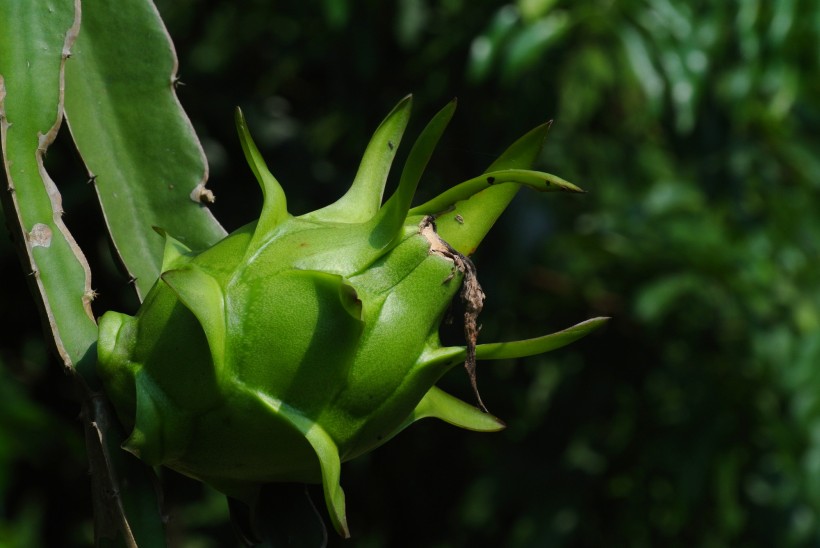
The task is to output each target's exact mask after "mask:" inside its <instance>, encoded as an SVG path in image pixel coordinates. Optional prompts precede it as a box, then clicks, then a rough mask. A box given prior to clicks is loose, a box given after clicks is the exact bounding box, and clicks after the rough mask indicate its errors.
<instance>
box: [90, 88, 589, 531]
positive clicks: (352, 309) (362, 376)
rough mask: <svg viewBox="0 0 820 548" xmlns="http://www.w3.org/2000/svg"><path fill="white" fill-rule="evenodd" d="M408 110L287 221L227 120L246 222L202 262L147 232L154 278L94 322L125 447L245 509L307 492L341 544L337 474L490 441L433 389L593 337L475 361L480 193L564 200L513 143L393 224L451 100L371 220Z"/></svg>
mask: <svg viewBox="0 0 820 548" xmlns="http://www.w3.org/2000/svg"><path fill="white" fill-rule="evenodd" d="M410 104H411V99H410V97H407V98H405V99H404V100H403V101H402V102H400V103H399V105H398V106H396V108H394V110H393V111H392V112H391V113H390V114H389V115H388V117H387V118H386V119H385V120H384V121H383V122H382V124H381V125H380V126H379V128H378V129H377V130H376V132H375V134H374V136H373V138H372V140H371V142H370V144H369V145H368V147H367V150H366V152H365V155H364V158H363V161H362V164H361V166H360V169H359V172H358V174H357V175H356V178H355V180H354V182H353V184H352V186H351V188H350V190H349V191H348V192H347V193H346V194H345V195H344V196H343V197H342V198H341V199H340V200H338V201H337V202H335V203H333V204H332V205H330V206H327V207H325V208H323V209H319V210H317V211H313V212H310V213H307V214H305V215H300V216H292V215H290V214H289V213H288V211H287V206H286V202H285V195H284V192H283V190H282V188H281V187H280V186H279V184H278V183H277V181H276V180H275V179H274V177H273V176H272V175H271V174H270V172H269V171H268V169H267V167H266V166H265V164H264V162H263V160H262V159H261V156H260V154H259V152H258V150H257V148H256V146H255V145H254V143H253V141H252V140H251V138H250V136H249V134H248V131H247V128H246V125H245V122H244V119H243V118H242V115H241V112H239V111H237V127H238V129H239V134H240V139H241V142H242V147H243V150H244V152H245V156H246V158H247V159H248V162H249V164H250V167H251V169H252V170H253V172H254V174H255V176H256V178H257V179H258V181H259V183H260V186H261V187H262V192H263V194H264V204H263V207H262V212H261V215H260V218H259V220H258V221H255V222H252V223H250V224H248V225H246V226H244V227H242V228H240V229H238V230H237V231H235V232H233V233H232V234H230V235H229V236H227V237H226V238H225V239H224V240H222V241H220V242H219V243H217V244H216V245H214V246H213V247H211V248H209V249H206V250H204V251H192V250H190V249H188V248H187V247H186V246H185V245H184V244H183V243H181V242H180V241H178V240H176V239H174V238H173V237H172V235H169V234H164V232H163V231H161V230H159V229H158V231H159V232H160V233H162V234H163V235H164V236H165V240H166V246H165V252H164V259H163V263H162V274H161V276H160V278H159V280H158V281H157V282H156V284H155V285H154V287H153V289H152V290H151V291H150V292H149V294H148V295H147V297H146V299H145V302H144V303H143V304H142V306H141V308H140V309H139V311H138V312H137V314H136V316H133V317H132V316H127V315H125V314H120V313H116V312H108V313H106V314H105V315H104V316H103V317H102V318H101V320H100V324H99V326H100V327H99V344H98V357H99V360H98V370H99V374H100V376H101V378H102V380H103V383H104V386H105V389H106V392H107V394H108V396H109V397H110V399H111V401H112V402H113V405H114V407H115V409H116V411H117V414H118V416H119V417H120V419H121V421H122V422H123V423H124V425H125V426H126V428H127V429H129V430H130V432H131V433H130V437H129V438H128V439H127V440H126V442H125V444H124V447H125V449H127V450H128V451H131V452H132V453H134V454H135V455H137V456H138V457H139V458H141V459H142V460H143V461H145V462H146V463H148V464H150V465H164V466H167V467H170V468H172V469H174V470H177V471H179V472H181V473H183V474H185V475H188V476H191V477H193V478H196V479H199V480H201V481H204V482H206V483H208V484H210V485H212V486H214V487H215V488H217V489H219V490H220V491H222V492H224V493H226V494H228V495H230V496H232V497H235V498H238V499H240V500H243V501H246V502H249V503H252V502H253V500H254V498H255V497H257V496H258V493H259V489H260V486H261V485H263V484H265V483H270V482H306V483H320V482H321V484H322V485H323V489H324V495H325V500H326V503H327V508H328V510H329V514H330V517H331V520H332V521H333V524H334V526H335V527H336V529H337V531H339V533H340V534H342V535H344V536H348V527H347V522H346V518H345V503H344V493H343V492H342V489H341V487H340V483H339V480H340V468H341V463H342V462H344V461H347V460H350V459H352V458H355V457H356V456H358V455H361V454H363V453H366V452H368V451H371V450H373V449H374V448H376V447H378V446H379V445H381V444H383V443H384V442H385V441H387V440H388V439H390V438H391V437H392V436H394V435H396V434H397V433H398V432H399V431H401V430H402V429H404V428H405V427H407V426H408V425H410V424H411V423H413V422H414V421H416V420H418V419H421V418H424V417H437V418H439V419H443V420H445V421H447V422H449V423H452V424H454V425H456V426H460V427H462V428H467V429H471V430H477V431H496V430H500V429H502V428H503V426H504V425H503V423H501V422H500V421H499V420H498V419H496V418H495V417H493V416H492V415H490V414H489V413H487V412H486V408H484V406H483V404H482V403H481V400H480V398H478V391H477V390H476V391H475V396H476V398H477V401H478V403H479V406H480V407H481V408H479V407H474V406H472V405H469V404H467V403H465V402H462V401H460V400H458V399H456V398H454V397H453V396H450V395H448V394H446V393H445V392H443V391H442V390H440V389H439V388H437V387H436V386H435V383H436V382H437V381H438V380H439V378H440V377H441V376H442V375H443V374H444V373H446V372H447V371H448V370H449V369H451V368H452V367H453V366H454V365H456V364H460V363H464V364H465V365H466V367H467V370H468V373H469V375H470V378H471V381H472V384H473V388H474V389H475V387H476V383H475V360H476V359H501V358H511V357H520V356H526V355H533V354H537V353H541V352H545V351H547V350H551V349H553V348H556V347H558V346H562V345H563V344H567V343H568V342H571V341H572V340H574V339H577V338H579V337H581V336H583V335H584V334H586V333H587V332H589V331H591V330H592V329H593V328H594V327H597V325H599V324H600V321H601V319H595V320H589V321H587V322H584V323H582V324H579V325H578V326H575V327H574V328H570V329H569V330H566V331H563V332H560V333H557V334H554V335H547V336H544V337H540V338H536V339H529V340H526V341H516V342H512V343H497V344H481V345H476V340H475V339H476V336H477V334H478V327H477V324H476V317H477V315H478V312H480V310H481V306H482V303H483V299H484V294H483V293H482V291H481V288H480V286H479V285H478V282H477V280H476V276H475V269H474V267H473V265H472V263H471V262H470V259H469V258H468V257H467V255H468V254H470V253H471V252H472V251H473V250H474V248H475V247H476V246H477V245H478V243H479V242H480V241H481V239H482V238H483V236H484V235H485V234H486V231H487V230H488V229H489V227H490V226H491V225H492V223H493V222H494V220H495V218H496V217H497V216H498V214H499V213H500V212H501V210H503V208H504V206H505V205H506V203H507V202H508V201H509V197H508V198H503V199H505V200H506V202H503V204H502V205H501V206H500V209H499V208H498V205H497V203H496V205H495V206H493V205H492V204H493V202H492V200H491V194H489V193H484V192H482V191H484V190H485V189H487V190H494V189H495V188H499V187H502V186H506V187H507V188H508V189H513V190H514V187H511V186H509V185H515V187H518V186H521V185H526V186H531V187H534V188H536V189H539V190H564V191H570V192H580V189H578V188H577V187H575V186H573V185H572V184H570V183H567V182H566V181H563V180H561V179H559V178H557V177H555V176H553V175H549V174H546V173H540V172H535V171H528V170H522V169H512V168H508V167H506V166H508V165H510V164H511V163H515V162H518V163H522V161H523V160H522V159H521V158H522V157H524V156H527V153H525V152H524V148H526V147H524V145H521V144H519V145H518V148H516V146H517V145H513V146H512V147H511V148H510V149H509V150H508V152H507V153H505V156H502V159H504V160H503V161H500V163H499V162H497V163H496V164H498V165H496V164H494V166H492V167H491V171H489V172H487V173H485V174H483V175H481V176H480V177H476V178H474V179H470V180H468V181H466V182H464V183H461V184H459V185H456V186H455V187H453V188H451V189H450V190H448V191H446V192H444V193H443V194H441V195H440V196H438V197H437V198H435V199H433V200H430V201H429V202H427V203H425V204H422V205H420V206H417V207H413V208H410V200H411V199H412V197H413V194H414V192H415V188H416V185H417V183H418V181H419V179H420V177H421V174H422V171H423V169H424V167H425V165H426V163H427V160H428V159H429V157H430V155H431V154H432V151H433V148H434V147H435V145H436V143H437V142H438V140H439V137H440V136H441V134H442V132H443V131H444V128H445V127H446V125H447V123H448V122H449V120H450V118H451V116H452V114H453V111H454V109H455V102H452V103H450V104H449V105H447V107H445V108H444V109H442V110H441V111H440V112H439V113H438V114H437V115H436V116H435V117H434V118H433V120H432V121H431V122H430V123H429V125H428V126H427V127H426V128H425V130H424V131H423V132H422V134H421V135H420V137H419V138H418V141H417V142H416V144H415V146H414V147H413V149H412V151H411V152H410V154H409V156H408V159H407V163H406V167H405V169H404V171H403V173H402V175H401V179H400V182H399V185H398V188H397V190H396V191H395V193H394V194H393V195H392V196H391V197H390V198H389V199H388V200H387V201H386V202H385V203H384V204H383V205H382V194H383V191H384V186H385V181H386V179H387V174H388V171H389V168H390V165H391V163H392V160H393V157H394V155H395V153H396V148H397V147H398V144H399V140H400V138H401V136H402V134H403V132H404V129H405V127H406V125H407V121H408V117H409V111H410ZM541 135H543V132H542V133H541ZM530 139H532V137H530ZM522 142H523V141H522ZM539 145H540V142H539ZM530 148H531V147H530ZM536 149H537V147H536ZM530 155H531V156H532V154H530ZM529 161H530V160H526V161H525V162H526V163H529ZM505 163H506V165H504V164H505ZM499 166H500V167H499ZM495 167H499V169H495ZM482 194H483V195H484V198H482ZM510 196H511V195H510ZM471 197H472V198H471ZM482 200H483V201H482ZM496 202H498V200H496ZM492 207H495V208H496V209H497V211H495V210H493V211H492V212H490V213H488V214H487V215H486V216H484V217H486V218H482V210H489V209H492ZM445 219H446V223H445ZM437 221H440V223H439V224H440V225H441V226H442V228H438V227H437ZM445 225H446V230H444V228H443V227H444V226H445ZM459 293H460V296H461V298H462V300H463V301H464V303H465V307H464V308H465V310H466V312H465V319H464V327H465V338H466V344H465V345H464V346H454V347H443V346H442V345H441V343H440V341H439V335H438V330H439V324H440V323H441V321H442V319H443V317H444V316H445V313H446V312H447V310H448V307H450V305H451V302H452V300H453V299H454V297H457V294H459Z"/></svg>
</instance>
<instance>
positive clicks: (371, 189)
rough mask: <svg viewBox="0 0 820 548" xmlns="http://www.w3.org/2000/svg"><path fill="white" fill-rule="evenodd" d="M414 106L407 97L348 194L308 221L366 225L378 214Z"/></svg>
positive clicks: (381, 130)
mask: <svg viewBox="0 0 820 548" xmlns="http://www.w3.org/2000/svg"><path fill="white" fill-rule="evenodd" d="M412 105H413V96H412V95H408V96H407V97H405V98H404V99H402V100H401V101H400V102H399V104H398V105H396V106H395V108H393V110H392V111H390V114H388V115H387V117H386V118H385V119H384V121H383V122H382V123H381V124H380V125H379V127H378V128H377V129H376V132H375V133H374V134H373V137H372V138H371V139H370V143H369V144H368V145H367V149H365V152H364V157H363V158H362V163H361V165H360V166H359V171H358V172H357V173H356V177H355V178H354V179H353V184H352V185H351V186H350V189H349V190H348V191H347V193H346V194H345V195H344V196H342V197H341V198H340V199H339V200H338V201H336V202H334V203H333V204H331V205H329V206H327V207H324V208H322V209H319V210H317V211H314V212H312V213H308V214H306V215H304V217H305V218H306V219H317V220H321V221H326V222H340V223H363V222H365V221H369V220H370V219H372V218H373V217H374V216H375V215H376V213H377V212H378V211H379V208H380V207H381V204H382V196H383V194H384V187H385V184H386V183H387V175H388V174H389V172H390V166H391V165H392V164H393V158H394V157H395V156H396V151H397V149H398V148H399V143H401V138H402V136H403V135H404V130H405V128H407V122H408V121H409V120H410V109H411V107H412Z"/></svg>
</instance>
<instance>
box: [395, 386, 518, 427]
mask: <svg viewBox="0 0 820 548" xmlns="http://www.w3.org/2000/svg"><path fill="white" fill-rule="evenodd" d="M428 417H433V418H437V419H441V420H443V421H444V422H448V423H450V424H452V425H453V426H458V427H459V428H465V429H467V430H474V431H476V432H498V431H499V430H503V429H504V428H506V425H505V424H504V422H502V421H501V419H498V418H497V417H494V416H493V415H491V414H489V413H485V412H483V411H481V410H480V409H479V408H477V407H474V406H472V405H470V404H468V403H465V402H463V401H461V400H460V399H458V398H456V397H453V396H451V395H450V394H448V393H447V392H445V391H443V390H441V389H440V388H438V387H435V386H433V387H432V388H430V390H429V391H428V392H427V394H425V395H424V397H423V398H422V399H421V401H420V402H419V404H418V405H417V406H416V409H415V410H414V411H413V414H412V415H411V416H410V419H409V420H408V423H407V424H409V423H412V422H415V421H417V420H421V419H424V418H428Z"/></svg>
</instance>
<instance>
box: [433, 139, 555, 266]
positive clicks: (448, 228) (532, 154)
mask: <svg viewBox="0 0 820 548" xmlns="http://www.w3.org/2000/svg"><path fill="white" fill-rule="evenodd" d="M549 128H550V124H549V123H547V124H542V125H540V126H538V127H536V128H535V129H533V130H531V131H530V132H529V133H527V134H526V135H524V136H523V137H521V138H520V139H518V140H517V141H516V142H514V143H513V144H512V145H510V147H509V148H507V150H505V151H504V152H503V153H502V154H501V156H499V157H498V159H497V160H496V161H495V162H493V163H492V164H491V165H490V167H489V168H488V169H487V171H498V170H502V169H529V168H530V167H531V166H532V164H533V163H534V162H535V160H536V158H538V153H539V152H541V146H542V145H543V143H544V139H545V138H546V136H547V131H549ZM518 190H519V187H518V186H517V185H501V186H493V187H492V188H486V189H484V190H482V191H481V192H479V193H478V194H475V195H473V196H471V197H469V198H467V199H466V200H461V201H459V202H457V203H456V204H455V207H454V208H453V210H452V214H451V215H446V216H443V217H442V218H441V219H439V220H438V222H437V223H436V225H437V227H438V233H439V235H441V237H442V238H443V239H444V240H446V241H447V242H448V243H449V244H450V245H451V246H453V248H454V249H455V250H456V251H458V252H460V253H463V254H464V255H472V254H473V252H474V251H475V250H476V248H478V245H479V244H480V243H481V241H482V240H483V239H484V236H486V235H487V233H488V232H489V231H490V229H491V228H492V226H493V225H494V224H495V222H496V220H498V217H500V216H501V214H502V213H503V212H504V210H505V209H506V208H507V206H508V205H509V204H510V202H511V201H512V199H513V198H514V197H515V195H516V193H518ZM457 216H458V217H457ZM457 218H458V219H460V220H461V222H459V221H457V220H456V219H457Z"/></svg>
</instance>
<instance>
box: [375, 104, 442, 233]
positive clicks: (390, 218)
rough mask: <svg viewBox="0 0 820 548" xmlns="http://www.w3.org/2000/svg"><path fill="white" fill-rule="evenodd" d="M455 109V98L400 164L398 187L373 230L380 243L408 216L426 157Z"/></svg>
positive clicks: (395, 231)
mask: <svg viewBox="0 0 820 548" xmlns="http://www.w3.org/2000/svg"><path fill="white" fill-rule="evenodd" d="M455 110H456V101H455V99H453V100H452V101H450V102H449V103H448V104H447V106H446V107H444V108H443V109H441V110H440V111H439V112H438V114H436V115H435V116H434V117H433V119H432V120H431V121H430V123H429V124H427V127H425V128H424V131H422V132H421V135H419V138H418V139H417V140H416V142H415V144H414V145H413V148H412V149H411V150H410V155H409V156H408V157H407V162H406V163H405V164H404V169H403V170H402V173H401V179H400V180H399V188H398V189H397V190H396V192H395V193H394V194H393V195H392V196H391V197H390V199H389V200H388V201H387V203H385V204H384V207H382V209H381V211H379V215H378V216H377V221H376V223H377V227H376V229H375V231H376V235H377V236H378V237H380V238H379V239H380V240H381V241H382V242H384V243H383V245H386V244H387V243H389V242H390V241H392V240H393V239H394V238H395V237H397V236H398V235H399V233H400V231H401V227H402V225H403V224H404V221H405V219H406V217H407V215H408V209H409V208H410V202H411V201H412V200H413V195H414V194H415V193H416V187H417V186H418V184H419V180H421V176H422V174H423V173H424V168H425V167H427V162H429V161H430V157H431V156H432V155H433V151H434V150H435V148H436V145H437V144H438V142H439V139H441V136H442V134H444V130H445V129H447V124H449V123H450V120H451V119H452V118H453V114H454V113H455ZM377 245H378V244H377Z"/></svg>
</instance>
